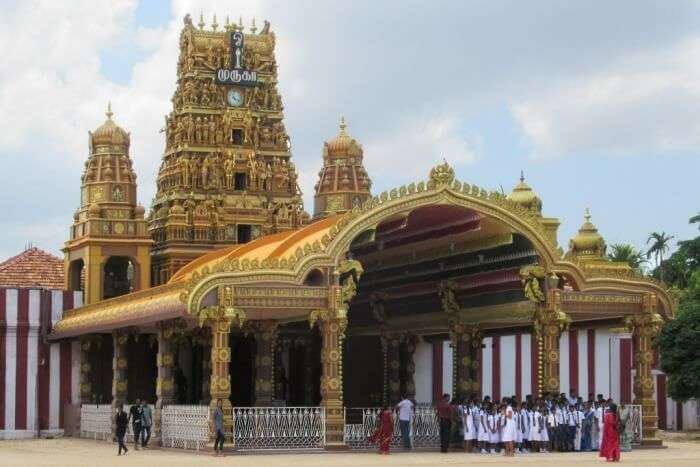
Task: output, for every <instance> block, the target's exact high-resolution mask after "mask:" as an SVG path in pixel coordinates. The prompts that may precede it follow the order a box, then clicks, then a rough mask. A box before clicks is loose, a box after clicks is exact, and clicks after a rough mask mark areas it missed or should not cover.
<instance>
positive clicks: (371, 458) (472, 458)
mask: <svg viewBox="0 0 700 467" xmlns="http://www.w3.org/2000/svg"><path fill="white" fill-rule="evenodd" d="M667 446H668V449H649V450H637V451H633V452H631V453H623V457H622V462H624V463H627V464H635V465H649V466H652V465H653V466H656V467H659V466H660V465H663V467H669V466H686V465H687V466H691V465H692V466H695V467H697V466H698V465H700V444H698V443H688V442H670V443H667ZM604 462H605V461H604V460H603V459H599V458H598V457H597V456H596V455H595V453H572V454H525V455H521V456H518V457H515V458H509V459H505V458H503V456H500V455H497V454H494V455H480V454H462V453H449V454H440V453H433V452H415V453H401V452H396V453H393V454H391V455H389V456H379V455H377V454H373V453H322V454H256V455H238V454H229V455H228V456H227V457H223V458H215V457H213V456H212V455H211V452H200V453H196V452H192V451H183V450H174V449H151V450H146V451H143V450H142V451H133V450H131V451H129V454H128V455H126V456H122V457H118V456H117V455H116V446H115V445H112V444H110V443H106V442H102V441H91V440H80V439H72V438H65V439H55V440H27V441H0V466H2V467H15V466H17V467H19V466H22V467H24V466H71V467H74V466H98V467H111V466H124V465H128V466H133V467H138V466H147V467H156V466H167V467H178V466H193V465H196V466H209V465H216V466H221V465H230V466H236V467H238V466H255V467H268V466H270V467H274V466H282V467H297V466H299V467H302V466H303V467H307V466H309V467H313V466H331V467H346V466H347V467H364V466H374V465H377V466H379V465H381V466H426V467H427V466H441V465H465V464H469V465H493V466H496V465H514V464H519V465H531V466H533V465H537V466H538V467H539V466H562V465H566V466H567V467H568V466H571V467H579V466H587V465H603V464H604Z"/></svg>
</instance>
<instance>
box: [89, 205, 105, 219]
mask: <svg viewBox="0 0 700 467" xmlns="http://www.w3.org/2000/svg"><path fill="white" fill-rule="evenodd" d="M101 213H102V211H101V210H100V207H99V206H98V205H97V203H92V204H91V205H90V207H89V208H88V217H100V214H101Z"/></svg>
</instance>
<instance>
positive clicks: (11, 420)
mask: <svg viewBox="0 0 700 467" xmlns="http://www.w3.org/2000/svg"><path fill="white" fill-rule="evenodd" d="M5 322H6V325H7V329H6V335H5V349H4V351H5V355H6V356H7V357H6V360H5V430H7V431H10V430H14V429H15V408H16V406H17V395H16V393H15V385H16V384H17V290H15V289H7V290H5ZM3 358H5V357H3Z"/></svg>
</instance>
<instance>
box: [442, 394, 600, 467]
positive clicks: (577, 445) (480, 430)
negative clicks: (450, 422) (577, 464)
mask: <svg viewBox="0 0 700 467" xmlns="http://www.w3.org/2000/svg"><path fill="white" fill-rule="evenodd" d="M590 399H591V400H589V401H588V402H583V400H582V399H581V398H579V397H574V396H573V395H572V396H570V397H566V395H565V394H561V395H560V396H557V397H552V396H550V395H545V396H544V397H543V398H538V399H536V400H533V399H532V398H530V397H528V398H527V400H526V401H525V402H517V401H516V400H515V398H514V397H513V398H507V397H504V398H503V399H502V401H501V403H500V404H499V403H496V402H491V400H490V398H489V397H488V396H487V397H485V398H484V400H483V401H481V402H479V401H475V400H469V401H465V403H464V404H463V405H461V406H459V407H457V410H456V411H455V414H456V415H457V418H458V420H457V425H458V426H459V432H460V433H461V434H463V435H464V442H465V443H464V449H465V452H475V451H476V452H481V453H483V454H487V453H495V452H500V451H501V450H502V449H504V450H505V454H506V455H512V454H513V453H515V452H517V453H527V452H550V451H560V452H569V451H594V450H598V448H599V446H600V442H601V437H602V433H603V419H604V414H605V408H606V407H607V406H608V404H610V403H611V402H612V400H610V399H608V400H603V398H602V395H599V396H598V399H597V400H593V399H592V398H590Z"/></svg>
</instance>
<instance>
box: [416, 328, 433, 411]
mask: <svg viewBox="0 0 700 467" xmlns="http://www.w3.org/2000/svg"><path fill="white" fill-rule="evenodd" d="M432 362H433V346H432V344H431V343H429V342H426V341H424V340H422V339H421V340H419V341H418V344H417V345H416V353H415V354H414V355H413V363H414V364H415V365H416V372H415V375H414V382H415V385H416V402H418V403H419V404H430V403H431V402H432V401H433V384H432V382H433V381H432V378H433V368H432Z"/></svg>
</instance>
